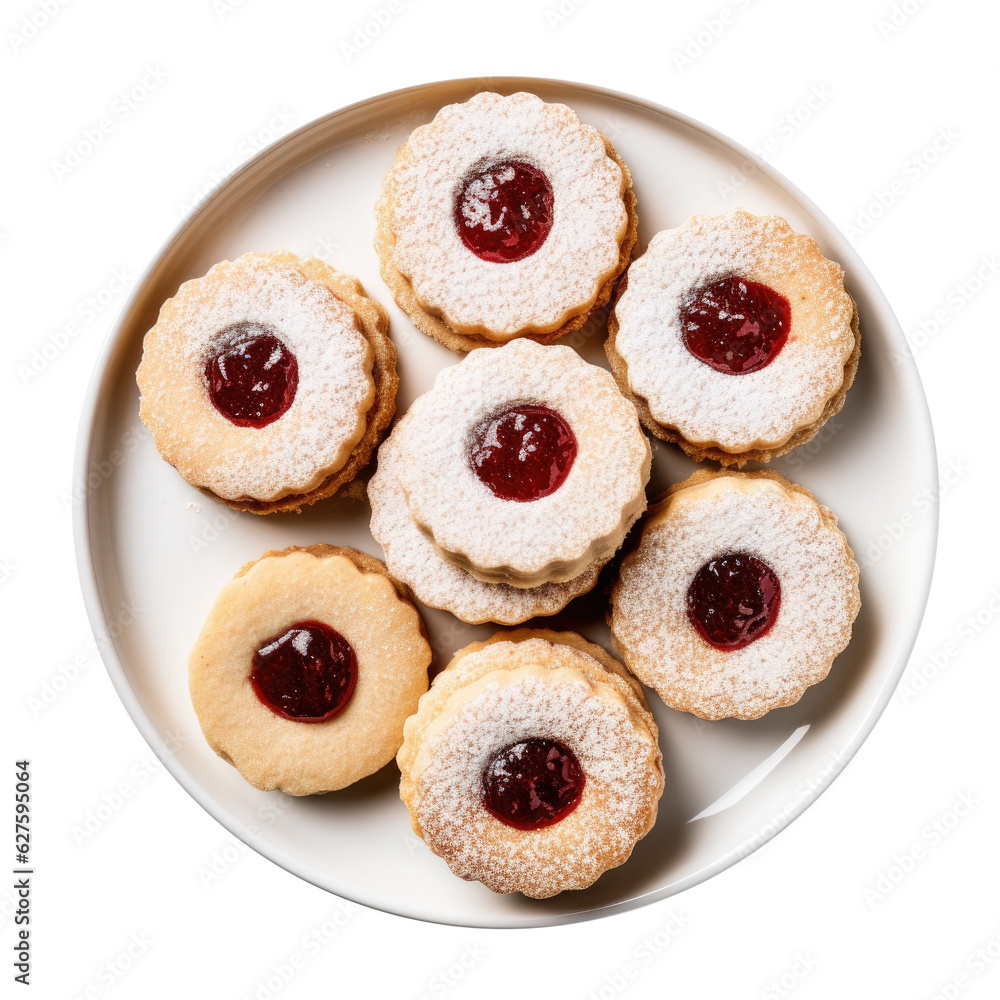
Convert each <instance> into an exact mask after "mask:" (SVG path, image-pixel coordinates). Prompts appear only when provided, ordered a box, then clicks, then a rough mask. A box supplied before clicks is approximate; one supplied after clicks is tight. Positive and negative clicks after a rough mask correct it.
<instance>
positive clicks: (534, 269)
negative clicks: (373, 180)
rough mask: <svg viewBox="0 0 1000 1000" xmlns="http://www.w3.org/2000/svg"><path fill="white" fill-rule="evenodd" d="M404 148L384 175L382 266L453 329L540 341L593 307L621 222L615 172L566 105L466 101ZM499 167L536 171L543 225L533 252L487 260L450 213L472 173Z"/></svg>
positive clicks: (484, 98)
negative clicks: (386, 238) (388, 242)
mask: <svg viewBox="0 0 1000 1000" xmlns="http://www.w3.org/2000/svg"><path fill="white" fill-rule="evenodd" d="M407 146H408V149H409V156H408V157H407V158H406V160H405V162H404V164H403V165H402V166H399V167H398V168H397V169H396V170H395V173H394V174H393V175H392V178H391V183H392V184H393V185H394V198H393V217H392V229H393V231H394V233H395V236H396V245H395V250H394V252H393V258H392V262H393V266H394V267H395V268H396V269H397V270H398V271H399V272H400V273H401V274H403V275H404V276H406V277H407V278H409V279H410V281H411V283H412V285H413V289H414V292H415V293H416V295H417V297H418V298H419V300H420V302H421V304H422V306H423V307H424V308H425V309H427V310H428V311H430V312H432V313H434V314H439V315H441V316H442V317H443V318H444V320H445V322H446V323H448V324H449V325H450V326H452V327H453V328H455V329H460V330H465V331H470V332H472V331H480V332H482V331H491V332H493V333H497V334H506V335H509V336H515V335H517V334H518V333H524V332H549V331H551V330H554V329H556V328H558V327H559V326H561V325H562V324H563V323H564V322H565V321H566V319H567V318H568V317H569V316H570V315H574V314H575V313H576V312H579V311H580V310H582V309H583V308H586V307H587V306H588V305H589V304H590V303H591V302H593V300H594V299H595V297H596V296H597V293H598V291H599V290H600V288H601V286H602V285H603V284H604V282H605V281H606V280H607V279H608V278H609V277H610V275H611V274H612V273H613V272H614V271H615V269H616V268H617V266H618V262H619V256H620V241H621V239H622V237H623V236H624V234H625V230H626V226H627V222H628V217H627V213H626V211H625V205H624V202H623V200H622V196H621V192H622V182H623V178H622V171H621V168H620V167H619V166H618V164H617V163H616V162H615V161H614V160H613V159H611V157H609V156H608V155H607V151H606V149H605V146H604V140H603V138H602V137H601V135H600V133H599V132H598V131H597V130H596V129H595V128H593V127H591V126H589V125H585V124H584V123H583V122H581V121H580V119H579V118H578V117H577V116H576V114H575V113H574V112H573V111H572V110H571V109H570V108H568V107H566V106H565V105H563V104H546V103H544V102H543V101H542V100H541V99H540V98H538V97H536V96H535V95H533V94H526V93H519V94H513V95H511V96H509V97H503V96H501V95H499V94H494V93H488V92H485V93H480V94H476V95H475V96H474V97H473V98H471V99H470V100H468V101H466V102H465V103H463V104H449V105H447V106H446V107H444V108H442V109H441V110H440V111H439V112H438V113H437V115H435V117H434V119H433V121H431V122H430V123H429V124H428V125H424V126H422V127H421V128H418V129H416V130H415V131H414V132H413V133H412V134H411V135H410V137H409V139H408V141H407ZM505 160H519V161H524V162H527V163H530V164H532V165H533V166H535V167H537V168H538V169H539V170H541V171H543V172H544V173H545V175H546V177H547V178H548V181H549V184H550V185H551V187H552V192H553V223H552V229H551V230H550V232H549V234H548V236H547V238H546V239H545V242H544V243H543V244H542V246H541V247H540V248H539V249H538V250H537V251H536V252H535V253H533V254H531V255H530V256H528V257H525V258H523V259H522V260H518V261H508V262H504V263H496V262H490V261H485V260H481V259H480V258H478V257H476V256H475V255H474V254H473V253H471V252H470V251H469V250H468V249H467V248H466V247H465V246H464V245H463V243H462V240H461V237H460V235H459V232H458V229H457V227H456V225H455V221H454V207H455V202H456V198H457V197H458V194H459V192H460V190H461V188H462V185H463V183H464V181H465V178H466V177H467V176H468V175H469V174H470V173H471V172H472V171H473V170H474V169H480V168H482V167H484V166H488V165H490V164H493V163H498V162H501V161H505Z"/></svg>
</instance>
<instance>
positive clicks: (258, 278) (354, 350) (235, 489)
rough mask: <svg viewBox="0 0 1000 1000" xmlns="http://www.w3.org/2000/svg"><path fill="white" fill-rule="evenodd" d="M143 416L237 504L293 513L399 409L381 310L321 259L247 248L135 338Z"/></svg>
mask: <svg viewBox="0 0 1000 1000" xmlns="http://www.w3.org/2000/svg"><path fill="white" fill-rule="evenodd" d="M136 380H137V382H138V383H139V389H140V392H141V398H140V403H139V415H140V417H141V418H142V421H143V423H145V424H146V426H147V427H148V428H149V429H150V431H151V432H152V434H153V440H154V441H155V443H156V447H157V449H158V450H159V452H160V454H161V455H162V456H163V458H164V459H166V461H168V462H170V463H171V465H173V466H175V467H176V468H177V471H178V472H180V474H181V475H182V476H183V477H184V478H185V479H186V480H187V481H188V482H189V483H191V484H192V485H193V486H197V487H199V488H200V489H201V490H202V491H203V492H205V493H206V494H208V495H209V496H212V497H213V498H214V499H217V500H221V501H222V502H223V503H225V504H227V505H228V506H230V507H233V508H235V509H237V510H246V511H250V512H252V513H255V514H270V513H273V512H275V511H285V510H299V509H301V508H302V507H303V506H304V505H306V504H311V503H314V502H315V501H316V500H320V499H323V498H324V497H328V496H332V495H333V494H334V493H335V492H336V491H337V490H338V489H340V487H342V486H344V485H346V484H347V483H350V482H351V481H352V480H353V479H354V478H355V477H356V476H357V475H358V473H359V472H360V471H361V470H362V469H363V468H364V466H365V465H367V464H368V462H369V460H370V459H371V456H372V454H373V453H374V451H375V449H376V448H377V447H378V443H379V441H380V440H381V438H382V435H383V434H384V433H385V430H386V428H387V427H388V426H389V423H390V422H391V420H392V416H393V413H394V412H395V405H396V388H397V386H398V383H399V379H398V377H397V374H396V349H395V347H394V346H393V344H392V341H391V340H390V339H389V334H388V318H387V316H386V313H385V310H384V309H383V308H382V307H381V306H380V305H378V303H376V302H374V301H373V300H372V299H370V298H368V296H367V295H365V292H364V289H363V288H362V287H361V285H360V283H359V282H358V281H357V280H356V279H354V278H352V277H350V276H349V275H346V274H341V273H339V272H337V271H334V270H333V269H332V268H331V267H329V265H327V264H325V263H324V262H323V261H321V260H318V259H316V258H309V259H307V260H300V259H299V258H297V257H296V256H295V255H294V254H291V253H286V252H275V253H248V254H244V255H243V256H242V257H239V258H238V259H237V260H235V261H228V260H226V261H222V262H221V263H219V264H216V265H215V266H214V267H212V268H211V269H210V270H209V272H208V273H207V274H206V275H205V276H204V277H202V278H195V279H192V280H191V281H186V282H184V284H183V285H181V287H180V288H179V289H178V291H177V294H176V295H174V297H173V298H171V299H168V300H167V301H166V302H165V303H164V304H163V307H162V308H161V310H160V315H159V319H158V320H157V322H156V324H155V325H154V326H153V327H152V329H151V330H150V331H149V332H148V333H147V334H146V337H145V340H144V341H143V356H142V363H141V364H140V365H139V370H138V372H137V374H136Z"/></svg>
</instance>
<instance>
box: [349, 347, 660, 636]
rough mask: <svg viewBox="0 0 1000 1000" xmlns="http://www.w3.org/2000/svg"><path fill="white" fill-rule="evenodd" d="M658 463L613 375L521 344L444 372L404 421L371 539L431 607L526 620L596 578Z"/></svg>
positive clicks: (564, 353) (385, 461)
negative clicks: (652, 463) (652, 462)
mask: <svg viewBox="0 0 1000 1000" xmlns="http://www.w3.org/2000/svg"><path fill="white" fill-rule="evenodd" d="M649 470H650V448H649V444H648V442H647V441H646V438H645V436H644V435H643V433H642V429H641V428H640V426H639V420H638V416H637V414H636V411H635V407H634V406H633V405H632V404H631V403H630V402H629V401H628V400H626V399H625V398H624V397H623V396H622V395H621V393H620V392H619V391H618V389H617V388H616V386H615V384H614V380H613V379H612V378H611V376H610V375H609V374H608V372H606V371H605V370H604V369H602V368H598V367H596V366H594V365H590V364H587V362H585V361H584V360H583V359H582V358H581V357H580V356H579V355H578V354H577V353H576V352H575V351H573V350H571V349H570V348H568V347H558V346H553V347H543V346H540V345H539V344H536V343H533V342H532V341H529V340H524V339H520V340H515V341H512V342H510V343H509V344H507V345H505V346H503V347H500V348H497V349H495V350H492V351H482V350H480V351H474V352H473V353H471V354H470V355H469V356H468V357H467V358H465V360H464V361H462V362H460V363H459V364H457V365H454V366H453V367H451V368H446V369H444V370H443V371H442V372H441V373H440V374H439V375H438V377H437V379H436V381H435V383H434V387H433V389H431V390H430V391H429V392H427V393H425V394H424V395H423V396H421V397H420V398H419V399H417V400H416V401H415V402H414V403H413V405H412V406H411V407H410V408H409V410H408V411H407V412H406V414H405V416H404V417H403V418H402V419H400V420H399V421H398V422H397V423H396V426H395V427H394V428H393V431H392V434H391V435H390V437H389V438H388V440H387V441H386V442H385V443H384V444H383V445H382V448H381V449H380V451H379V461H378V469H377V471H376V474H375V476H374V477H373V478H372V480H371V482H370V483H369V490H368V493H369V499H370V501H371V505H372V522H371V530H372V535H373V536H374V538H375V540H376V541H378V542H379V544H380V545H381V546H382V548H383V550H384V551H385V554H386V562H387V564H388V566H389V568H390V572H391V573H393V575H395V576H396V577H397V578H398V579H400V580H402V581H403V582H404V583H406V584H407V585H408V586H409V587H410V588H412V590H413V592H414V594H416V596H417V597H418V598H419V599H420V600H421V601H423V602H424V603H425V604H428V605H431V606H432V607H441V608H445V609H447V610H449V611H451V612H452V613H453V614H455V615H456V616H457V617H458V618H461V619H462V620H463V621H467V622H483V621H494V622H498V623H500V624H505V625H512V624H518V623H520V622H523V621H526V620H527V619H528V618H531V617H534V616H536V615H548V614H553V613H555V612H556V611H558V610H560V609H561V608H562V607H563V606H565V604H566V603H567V602H568V601H569V600H571V599H572V598H573V597H576V596H578V595H579V594H582V593H584V592H586V591H588V590H590V589H591V587H593V586H594V583H595V582H596V580H597V575H598V573H599V571H600V569H601V567H602V566H603V565H604V564H605V563H606V562H607V561H608V560H609V559H610V558H611V556H612V555H614V553H615V551H616V550H617V549H618V547H619V546H620V545H621V543H622V541H623V539H624V538H625V535H626V533H627V532H628V530H629V528H631V527H632V525H633V524H634V523H635V521H636V520H637V518H638V517H639V516H640V515H641V514H642V512H643V511H644V510H645V508H646V494H645V487H646V483H647V481H648V480H649Z"/></svg>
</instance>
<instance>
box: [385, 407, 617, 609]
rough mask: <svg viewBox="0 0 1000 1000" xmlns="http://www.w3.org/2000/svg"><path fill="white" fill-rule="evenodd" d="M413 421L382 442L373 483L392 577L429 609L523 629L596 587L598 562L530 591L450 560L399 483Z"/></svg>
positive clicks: (386, 556)
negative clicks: (405, 436)
mask: <svg viewBox="0 0 1000 1000" xmlns="http://www.w3.org/2000/svg"><path fill="white" fill-rule="evenodd" d="M408 418H409V415H407V416H404V417H402V418H401V419H400V420H399V421H398V422H397V424H396V427H395V428H394V429H393V432H392V434H390V435H389V437H388V438H386V440H385V441H383V442H382V446H381V447H380V448H379V452H378V468H377V469H376V472H375V475H374V476H372V478H371V480H370V481H369V483H368V500H369V501H370V502H371V505H372V519H371V532H372V536H373V537H374V538H375V541H377V542H378V543H379V545H381V546H382V550H383V551H384V553H385V561H386V564H387V565H388V567H389V572H390V573H392V575H393V576H394V577H395V578H396V579H397V580H401V581H402V582H403V583H405V584H406V585H407V586H408V587H409V588H410V589H411V590H412V591H413V593H414V595H415V596H416V597H417V598H418V599H419V600H421V601H423V603H424V604H427V605H430V606H431V607H432V608H443V609H444V610H446V611H450V612H451V613H452V614H453V615H455V616H456V617H457V618H460V619H461V620H462V621H464V622H470V623H471V624H479V623H481V622H496V623H497V624H499V625H519V624H520V623H521V622H525V621H527V620H528V619H529V618H534V617H536V616H545V615H554V614H555V613H556V612H558V611H561V610H562V609H563V608H564V607H565V606H566V605H567V604H568V603H569V602H570V601H571V600H572V599H573V598H574V597H578V596H579V595H580V594H584V593H586V592H587V591H589V590H591V589H592V588H593V586H594V584H595V583H597V578H598V575H599V574H600V570H601V567H600V565H598V564H597V563H594V564H592V565H591V566H589V567H588V568H587V569H585V570H584V571H583V573H581V574H580V576H578V577H575V578H574V579H572V580H568V581H567V582H566V583H543V584H541V585H540V586H538V587H528V588H525V587H512V586H511V585H510V584H508V583H486V582H485V581H483V580H477V579H476V577H474V576H473V575H472V574H471V573H469V572H468V571H467V570H464V569H462V567H461V566H458V565H456V564H455V563H453V562H451V560H449V559H447V558H445V556H443V555H442V554H441V553H440V551H439V550H438V549H437V548H435V546H434V543H433V542H432V541H431V540H430V539H429V538H428V537H427V535H425V534H424V533H423V532H422V531H421V530H420V528H418V527H417V524H416V522H415V521H414V520H413V518H412V517H411V516H410V510H409V508H408V507H407V506H406V497H405V496H404V494H403V490H402V487H401V486H400V484H399V467H400V461H401V456H400V451H399V442H398V436H399V428H400V427H401V426H402V425H403V424H404V423H405V422H406V421H407V419H408Z"/></svg>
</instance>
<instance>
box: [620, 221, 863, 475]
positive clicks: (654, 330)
mask: <svg viewBox="0 0 1000 1000" xmlns="http://www.w3.org/2000/svg"><path fill="white" fill-rule="evenodd" d="M843 274H844V272H843V269H842V268H841V267H840V265H839V264H835V263H834V262H833V261H830V260H827V259H826V258H825V257H824V256H823V254H822V253H821V252H820V249H819V246H818V245H817V243H816V241H815V240H813V239H812V238H811V237H809V236H803V235H801V234H799V233H796V232H794V231H793V230H792V228H791V227H790V226H789V225H788V223H787V222H785V220H784V219H781V218H778V217H777V216H754V215H750V214H749V213H747V212H744V211H741V210H739V209H737V210H735V211H732V212H727V213H726V214H725V215H718V216H704V215H695V216H692V218H690V219H688V221H687V222H685V223H684V224H683V225H682V226H680V227H678V228H677V229H667V230H663V231H662V232H659V233H657V234H656V235H655V236H654V237H653V238H652V240H650V243H649V246H648V248H647V249H646V251H645V253H644V254H643V255H642V256H641V257H639V258H638V259H637V260H636V261H635V262H634V263H633V264H632V265H631V266H630V267H629V269H628V273H627V275H626V277H625V279H624V281H623V282H622V288H620V289H619V297H618V300H617V302H616V303H615V305H614V308H613V310H612V314H611V316H610V317H609V321H608V329H609V337H608V341H607V343H606V345H605V350H606V352H607V355H608V359H609V360H610V362H611V368H612V371H613V372H614V374H615V378H616V379H617V381H618V385H619V387H620V388H621V390H622V392H624V393H625V394H626V395H627V396H628V397H629V398H630V399H632V400H633V402H634V403H635V404H636V407H637V408H638V410H639V413H640V416H641V417H642V421H643V423H644V424H645V425H646V427H648V428H649V430H650V431H652V433H654V434H656V435H657V436H658V437H660V438H662V439H663V440H665V441H673V442H675V443H677V444H679V445H680V447H681V448H683V449H684V451H685V452H686V453H687V454H688V455H689V456H690V457H691V458H694V459H695V460H696V461H702V460H703V459H706V458H710V459H715V460H716V461H719V462H721V463H722V464H724V465H736V466H738V467H742V466H743V465H744V463H746V462H748V461H750V460H754V461H758V462H768V461H770V460H771V459H772V458H775V457H777V456H779V455H783V454H785V453H786V452H788V451H790V450H791V449H792V448H794V447H795V446H796V445H799V444H802V443H804V442H806V441H808V440H810V439H811V438H812V437H813V436H814V435H815V434H816V433H817V432H818V431H819V429H820V427H822V426H823V424H824V423H825V422H826V421H827V420H829V419H830V417H832V416H834V415H835V414H836V413H837V412H839V410H840V408H841V407H842V406H843V404H844V397H845V395H846V393H847V390H848V389H849V388H850V386H851V383H852V382H853V381H854V374H855V371H856V370H857V365H858V359H859V357H860V351H861V338H860V331H859V326H858V315H857V309H856V307H855V304H854V301H853V300H852V299H851V297H850V295H848V293H847V292H846V291H845V290H844V282H843Z"/></svg>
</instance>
